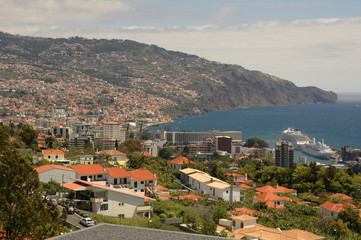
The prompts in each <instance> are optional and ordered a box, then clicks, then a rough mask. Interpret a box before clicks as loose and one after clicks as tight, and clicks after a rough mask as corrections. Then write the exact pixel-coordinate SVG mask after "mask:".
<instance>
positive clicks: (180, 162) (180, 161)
mask: <svg viewBox="0 0 361 240" xmlns="http://www.w3.org/2000/svg"><path fill="white" fill-rule="evenodd" d="M188 164H194V162H192V161H191V160H189V159H188V158H186V157H183V156H180V157H177V158H175V159H173V160H171V161H168V167H170V168H173V169H176V170H181V169H182V168H184V166H185V165H188Z"/></svg>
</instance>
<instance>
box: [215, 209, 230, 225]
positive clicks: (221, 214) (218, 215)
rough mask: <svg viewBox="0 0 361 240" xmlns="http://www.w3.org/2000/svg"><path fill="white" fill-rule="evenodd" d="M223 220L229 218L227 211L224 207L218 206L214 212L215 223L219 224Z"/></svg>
mask: <svg viewBox="0 0 361 240" xmlns="http://www.w3.org/2000/svg"><path fill="white" fill-rule="evenodd" d="M222 218H225V219H226V218H228V214H227V209H226V208H225V207H223V206H216V207H215V208H214V211H213V221H214V222H216V223H218V221H219V219H222Z"/></svg>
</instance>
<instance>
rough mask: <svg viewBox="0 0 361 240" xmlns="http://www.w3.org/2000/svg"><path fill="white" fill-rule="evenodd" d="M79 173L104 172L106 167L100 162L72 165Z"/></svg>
mask: <svg viewBox="0 0 361 240" xmlns="http://www.w3.org/2000/svg"><path fill="white" fill-rule="evenodd" d="M71 167H72V168H73V169H74V170H75V171H76V172H77V173H78V174H79V175H88V174H103V173H106V171H105V169H104V168H103V167H102V166H100V165H99V164H89V165H73V166H71Z"/></svg>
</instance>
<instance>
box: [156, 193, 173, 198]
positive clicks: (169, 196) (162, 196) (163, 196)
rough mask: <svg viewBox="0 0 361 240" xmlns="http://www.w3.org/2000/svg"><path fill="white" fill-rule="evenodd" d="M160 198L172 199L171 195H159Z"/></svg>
mask: <svg viewBox="0 0 361 240" xmlns="http://www.w3.org/2000/svg"><path fill="white" fill-rule="evenodd" d="M159 197H160V198H172V196H171V195H169V194H164V195H159Z"/></svg>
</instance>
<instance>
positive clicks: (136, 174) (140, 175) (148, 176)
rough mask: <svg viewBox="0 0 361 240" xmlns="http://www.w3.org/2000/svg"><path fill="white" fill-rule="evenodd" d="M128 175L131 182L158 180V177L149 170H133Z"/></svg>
mask: <svg viewBox="0 0 361 240" xmlns="http://www.w3.org/2000/svg"><path fill="white" fill-rule="evenodd" d="M129 173H130V175H131V176H132V180H133V181H137V180H153V179H158V177H157V176H155V175H154V174H153V173H152V172H151V171H149V170H135V171H130V172H129Z"/></svg>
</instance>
